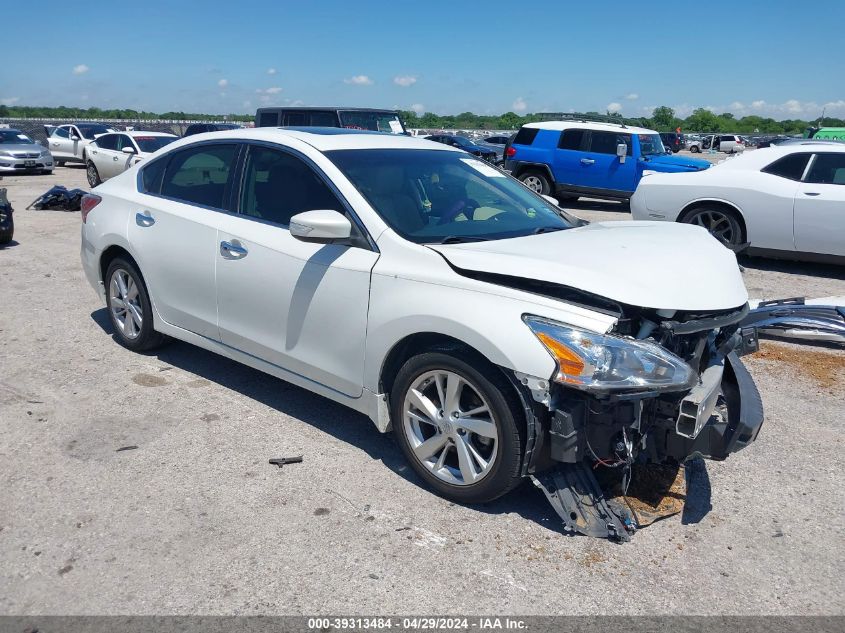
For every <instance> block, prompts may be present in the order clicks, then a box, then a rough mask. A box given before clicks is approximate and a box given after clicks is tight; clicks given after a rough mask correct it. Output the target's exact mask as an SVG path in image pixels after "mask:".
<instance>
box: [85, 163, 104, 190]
mask: <svg viewBox="0 0 845 633" xmlns="http://www.w3.org/2000/svg"><path fill="white" fill-rule="evenodd" d="M85 175H86V176H87V177H88V184H89V185H90V186H91V187H96V186H97V185H99V184H102V182H103V181H102V180H101V179H100V172H99V171H97V166H96V165H95V164H94V162H93V161H90V160H89V161H88V162H87V163H86V165H85Z"/></svg>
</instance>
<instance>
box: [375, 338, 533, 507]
mask: <svg viewBox="0 0 845 633" xmlns="http://www.w3.org/2000/svg"><path fill="white" fill-rule="evenodd" d="M462 358H465V359H467V360H469V361H470V362H467V360H463V359H462ZM462 358H458V357H457V356H453V355H452V354H448V353H443V352H429V353H424V354H420V355H418V356H414V357H412V358H411V359H409V360H408V361H407V362H406V363H405V364H404V365H403V366H402V368H401V369H400V370H399V373H398V374H397V376H396V380H395V383H394V385H393V389H392V391H391V418H392V421H393V431H394V434H395V436H396V439H397V441H398V443H399V445H400V447H401V448H402V452H403V453H404V454H405V457H406V458H407V459H408V462H409V463H410V465H411V467H412V468H413V469H414V471H416V473H417V474H418V475H419V476H420V477H421V478H422V479H423V480H424V481H425V482H426V483H427V484H428V485H429V486H430V487H431V488H433V489H434V490H435V491H436V492H437V493H439V494H440V495H442V496H444V497H446V498H448V499H452V500H454V501H458V502H461V503H481V502H485V501H491V500H493V499H495V498H497V497H500V496H501V495H503V494H505V493H507V492H508V491H510V490H511V489H513V488H514V487H515V486H516V485H517V484H519V482H520V481H521V477H520V474H519V472H520V464H521V459H522V439H521V436H520V428H521V423H522V422H523V417H524V414H523V413H522V411H521V408H520V406H519V404H518V402H517V398H516V396H515V394H514V393H513V391H512V387H511V386H510V385H509V384H508V382H507V380H506V379H505V378H504V376H502V375H501V373H500V372H499V370H498V369H496V368H495V367H493V366H492V365H490V364H489V363H487V362H486V361H484V360H483V359H475V358H474V356H473V355H471V354H467V355H462Z"/></svg>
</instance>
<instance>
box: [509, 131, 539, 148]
mask: <svg viewBox="0 0 845 633" xmlns="http://www.w3.org/2000/svg"><path fill="white" fill-rule="evenodd" d="M539 131H540V128H536V127H524V128H520V130H519V132H517V133H516V137H515V138H514V139H513V144H514V145H531V143H533V142H534V139H535V138H537V132H539Z"/></svg>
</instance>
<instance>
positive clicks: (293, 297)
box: [82, 128, 762, 538]
mask: <svg viewBox="0 0 845 633" xmlns="http://www.w3.org/2000/svg"><path fill="white" fill-rule="evenodd" d="M82 217H83V224H82V263H83V267H84V270H85V273H86V276H87V277H88V279H89V281H90V283H91V284H92V286H93V287H94V288H95V289H96V290H97V292H98V293H99V294H100V296H101V297H102V298H103V300H104V301H105V303H106V305H107V307H108V313H109V315H110V318H111V321H112V324H113V326H114V333H115V338H116V339H117V341H118V342H120V343H121V344H123V345H124V346H126V347H128V348H130V349H133V350H137V351H143V350H149V349H152V348H153V347H155V346H157V345H160V344H161V343H162V342H163V341H164V339H165V337H166V336H170V337H174V338H177V339H181V340H184V341H188V342H190V343H192V344H194V345H197V346H199V347H203V348H205V349H208V350H212V351H214V352H217V353H218V354H221V355H223V356H227V357H229V358H233V359H236V360H238V361H240V362H242V363H244V364H246V365H249V366H251V367H255V368H258V369H260V370H262V371H265V372H267V373H269V374H272V375H274V376H278V377H279V378H282V379H284V380H287V381H289V382H292V383H294V384H297V385H300V386H302V387H305V388H306V389H310V390H311V391H313V392H315V393H317V394H320V395H322V396H325V397H327V398H330V399H332V400H335V401H337V402H340V403H342V404H344V405H346V406H348V407H351V408H352V409H355V410H357V411H361V412H363V413H365V414H366V415H367V416H369V417H370V419H372V421H373V422H374V423H375V425H376V426H377V427H378V429H379V430H380V431H383V432H386V431H388V430H390V429H391V428H392V430H393V433H394V434H395V436H396V439H397V442H398V444H399V446H400V447H401V449H402V451H403V452H404V453H405V455H406V456H407V458H408V461H409V463H410V465H411V466H412V468H413V469H414V470H415V471H416V472H417V474H418V475H419V476H420V478H421V479H422V480H423V481H425V482H426V483H427V484H428V485H430V486H431V487H432V488H434V489H435V490H437V491H438V492H439V493H440V494H442V495H444V496H446V497H448V498H451V499H455V500H458V501H462V502H478V501H485V500H490V499H493V498H495V497H497V496H499V495H502V494H504V493H506V492H507V491H509V490H511V489H512V488H514V487H515V486H516V485H517V484H518V483H519V482H520V481H521V480H522V479H523V478H524V477H526V476H531V475H533V476H535V477H537V480H536V481H537V483H538V485H541V486H543V487H544V490H545V491H546V492H547V494H549V495H550V498H551V499H557V498H558V497H557V496H556V490H558V489H560V488H561V487H566V486H567V485H568V484H567V483H565V482H567V481H570V482H571V481H576V480H577V481H582V482H590V481H592V482H595V480H594V479H593V474H592V473H593V466H594V465H603V466H606V467H607V471H608V474H609V476H610V479H613V478H614V477H616V479H617V480H618V479H619V478H621V477H622V476H623V473H625V472H626V471H627V470H628V469H629V468H630V466H631V464H633V462H634V460H635V459H637V458H641V459H644V460H649V459H651V460H657V461H663V460H670V461H671V460H675V461H681V460H683V459H685V458H686V457H688V456H689V455H691V454H694V453H696V452H700V453H703V454H705V455H708V456H712V457H714V458H717V459H721V458H724V457H725V456H726V455H727V454H729V453H731V452H733V451H736V450H738V449H739V448H741V447H743V446H745V445H747V444H748V443H750V442H751V441H753V440H754V439H755V438H756V435H757V432H758V430H759V428H760V425H761V424H762V409H761V408H760V402H759V396H758V394H757V391H756V388H755V387H754V383H753V382H752V381H751V378H750V376H749V375H748V372H747V371H746V370H745V369H744V368H743V366H742V363H741V362H740V360H739V359H738V358H737V355H736V353H735V351H734V350H735V349H736V348H737V346H738V345H739V344H740V339H741V337H740V333H739V331H738V325H737V324H738V322H739V320H740V319H741V318H742V317H743V315H744V314H745V312H746V311H747V294H746V290H745V287H744V285H743V282H742V278H741V276H740V272H739V269H738V267H737V264H736V258H735V256H734V254H733V253H732V252H731V251H729V250H728V249H726V248H724V247H723V246H722V245H721V244H719V242H717V241H716V240H715V239H713V238H712V237H711V236H710V235H709V234H708V233H707V232H706V231H704V230H702V229H700V228H698V227H692V226H688V225H680V224H665V223H648V222H639V223H632V222H626V223H608V224H601V223H600V224H587V223H586V222H584V221H582V220H579V219H578V218H575V217H572V216H570V215H568V214H566V213H565V212H564V211H562V210H560V209H558V208H557V207H556V206H554V204H553V203H552V202H551V201H550V200H549V199H548V198H544V197H542V196H539V195H536V194H534V193H533V192H531V191H530V190H529V189H528V188H527V187H525V186H524V185H522V184H521V183H519V182H518V181H516V180H515V179H513V178H511V177H510V176H507V175H506V174H505V173H503V172H502V171H500V170H498V169H496V168H495V167H493V166H492V165H490V164H488V163H486V162H483V161H480V160H478V159H476V158H475V157H473V156H469V155H467V154H466V153H465V152H462V151H460V150H456V149H453V148H451V147H449V146H446V145H442V144H439V143H432V142H429V141H424V140H420V139H414V138H410V137H406V136H395V135H388V134H377V133H366V132H364V133H361V132H356V131H352V130H340V129H331V130H329V129H318V128H315V129H314V130H311V131H304V130H285V129H279V128H259V129H255V130H233V131H226V132H215V133H211V134H202V135H197V136H192V137H190V138H187V139H182V140H179V141H176V142H174V143H172V144H171V145H169V146H168V147H167V148H165V149H163V150H162V152H160V153H159V154H157V155H156V156H155V157H153V158H152V159H150V160H149V161H144V162H143V163H141V164H140V165H139V166H133V167H131V168H130V169H129V170H128V171H127V172H125V173H123V174H120V175H118V176H116V177H115V178H113V179H111V180H109V181H108V182H106V183H104V184H102V185H100V186H99V187H97V188H96V189H95V190H94V192H93V193H92V194H90V195H89V196H87V197H86V198H84V200H83V211H82ZM666 262H672V266H666V265H665V264H666ZM549 473H556V474H558V475H559V474H560V473H564V474H565V475H566V476H565V477H563V478H561V477H551V478H550V475H549ZM599 490H600V489H599V488H598V486H597V485H596V486H595V488H590V489H587V488H583V487H581V486H580V484H575V485H574V487H573V488H572V489H571V490H570V494H568V495H562V496H560V499H563V501H558V502H556V503H557V506H556V508H557V509H558V512H559V513H560V514H561V516H562V518H563V519H564V521H566V522H567V524H569V525H571V526H572V527H573V529H577V530H580V531H584V532H586V533H595V534H597V535H608V536H615V537H617V538H625V536H626V534H627V530H628V529H630V527H631V526H632V523H631V520H630V518H629V517H627V518H626V517H625V516H624V511H623V510H621V509H618V508H617V509H615V510H613V512H610V511H607V512H604V511H603V510H602V509H603V508H604V507H605V506H604V505H602V504H604V501H603V497H602V495H601V493H600V492H599ZM564 497H565V499H564ZM588 507H589V508H593V509H596V508H598V509H599V510H602V512H603V513H602V514H601V515H595V516H592V515H590V516H585V515H584V513H585V512H587V510H585V508H588Z"/></svg>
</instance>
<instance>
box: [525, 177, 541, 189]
mask: <svg viewBox="0 0 845 633" xmlns="http://www.w3.org/2000/svg"><path fill="white" fill-rule="evenodd" d="M522 182H523V183H524V184H525V186H526V187H528V188H529V189H530V190H531V191H533V192H535V193H543V181H542V180H540V178H539V177H538V176H527V177H526V178H525V180H523V181H522Z"/></svg>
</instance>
